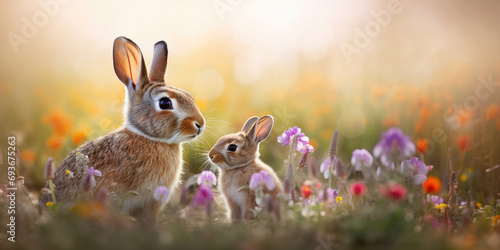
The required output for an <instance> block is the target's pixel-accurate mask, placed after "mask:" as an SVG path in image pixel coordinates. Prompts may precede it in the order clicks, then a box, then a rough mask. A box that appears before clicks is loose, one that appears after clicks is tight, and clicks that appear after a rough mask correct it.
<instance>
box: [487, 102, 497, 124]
mask: <svg viewBox="0 0 500 250" xmlns="http://www.w3.org/2000/svg"><path fill="white" fill-rule="evenodd" d="M499 115H500V106H498V105H497V104H495V103H492V104H490V105H489V106H488V107H486V120H487V121H489V120H491V119H493V118H497V117H498V116H499Z"/></svg>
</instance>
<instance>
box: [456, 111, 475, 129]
mask: <svg viewBox="0 0 500 250" xmlns="http://www.w3.org/2000/svg"><path fill="white" fill-rule="evenodd" d="M471 117H472V113H471V112H470V111H468V110H465V109H461V110H458V111H457V117H456V118H457V122H458V123H459V124H460V125H464V124H466V123H467V122H468V121H469V120H470V118H471Z"/></svg>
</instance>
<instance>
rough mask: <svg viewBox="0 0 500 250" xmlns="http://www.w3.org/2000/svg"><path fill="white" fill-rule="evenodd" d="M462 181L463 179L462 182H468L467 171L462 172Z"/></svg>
mask: <svg viewBox="0 0 500 250" xmlns="http://www.w3.org/2000/svg"><path fill="white" fill-rule="evenodd" d="M460 181H461V182H466V181H467V175H466V174H465V173H462V174H461V175H460Z"/></svg>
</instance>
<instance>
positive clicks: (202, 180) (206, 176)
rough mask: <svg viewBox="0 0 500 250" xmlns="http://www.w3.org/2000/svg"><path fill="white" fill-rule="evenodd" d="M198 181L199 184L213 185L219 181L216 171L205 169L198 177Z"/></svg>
mask: <svg viewBox="0 0 500 250" xmlns="http://www.w3.org/2000/svg"><path fill="white" fill-rule="evenodd" d="M196 182H197V183H198V185H208V186H210V185H213V186H215V184H216V183H217V178H216V177H215V174H214V172H212V171H203V172H201V174H200V175H199V176H198V179H196Z"/></svg>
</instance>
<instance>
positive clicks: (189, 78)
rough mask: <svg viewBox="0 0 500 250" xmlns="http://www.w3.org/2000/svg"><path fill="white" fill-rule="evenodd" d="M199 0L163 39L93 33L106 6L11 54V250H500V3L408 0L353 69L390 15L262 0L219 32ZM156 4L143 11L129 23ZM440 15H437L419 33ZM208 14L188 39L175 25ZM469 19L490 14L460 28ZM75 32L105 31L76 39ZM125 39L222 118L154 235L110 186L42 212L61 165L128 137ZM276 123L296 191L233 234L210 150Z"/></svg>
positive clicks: (5, 200) (61, 22) (5, 176)
mask: <svg viewBox="0 0 500 250" xmlns="http://www.w3.org/2000/svg"><path fill="white" fill-rule="evenodd" d="M194 2H195V1H186V2H185V3H183V4H179V5H177V7H179V9H181V10H179V13H178V14H175V13H174V12H176V11H174V10H169V13H170V14H172V15H171V16H169V17H165V18H166V19H165V21H164V22H163V23H159V24H158V27H160V28H158V29H160V30H162V31H164V32H163V33H161V32H160V35H158V36H152V35H151V36H145V33H148V32H149V33H154V32H152V31H151V30H149V29H139V28H137V29H135V30H134V29H131V27H136V26H133V25H132V24H133V23H132V21H129V22H130V23H125V24H117V23H113V22H110V23H107V22H103V23H105V24H102V23H99V22H96V21H89V22H88V23H87V21H86V20H87V18H88V17H90V16H92V15H94V13H92V12H91V11H89V10H90V9H91V8H90V7H92V6H95V3H88V5H87V3H70V4H68V5H64V6H61V9H60V11H61V12H60V14H57V15H56V16H55V17H53V19H51V20H50V22H49V24H48V25H47V26H46V27H45V28H43V29H40V31H39V33H38V34H39V35H37V37H35V38H33V40H30V42H29V43H28V44H26V45H22V47H19V52H16V53H14V52H13V51H11V46H10V44H8V43H7V42H6V41H1V44H0V45H2V46H1V47H2V48H3V50H4V51H5V53H3V55H2V57H1V58H0V59H1V63H2V65H5V68H4V70H3V71H2V74H1V75H0V84H1V85H0V94H1V96H0V97H1V98H0V118H1V125H0V126H1V127H0V138H2V140H4V141H3V142H0V145H1V146H0V150H1V158H0V163H1V164H2V165H1V172H0V224H1V225H7V224H9V223H10V221H11V219H10V216H11V214H9V212H8V211H9V210H10V209H9V206H11V203H10V197H9V196H8V195H9V194H10V190H8V188H9V187H14V186H15V187H16V188H17V191H16V203H15V207H16V209H15V211H16V213H15V217H16V220H15V236H16V237H15V241H16V242H15V243H13V242H10V241H9V240H8V239H9V237H12V236H11V235H10V234H9V232H8V229H9V227H8V226H2V227H1V228H2V230H1V231H0V249H89V248H91V249H110V248H113V249H115V248H116V249H139V248H144V249H165V248H172V249H198V248H204V249H205V248H206V249H270V248H287V249H349V248H354V249H357V248H369V249H403V248H405V249H499V246H500V167H499V164H500V154H499V150H500V91H499V90H500V63H499V61H498V58H499V56H500V55H499V50H498V41H500V36H499V35H498V32H497V28H498V27H496V26H498V25H494V24H495V23H498V22H496V21H497V19H498V15H496V14H495V13H492V12H494V11H493V10H495V8H498V7H497V4H492V6H495V7H494V8H493V7H491V8H490V9H491V10H488V8H487V7H484V6H483V7H478V6H476V5H473V4H465V3H463V4H462V5H457V6H455V5H453V7H451V6H452V5H444V4H443V6H441V5H439V6H438V5H437V4H436V5H434V4H433V3H419V4H417V3H411V5H410V3H409V2H406V1H402V4H403V6H404V8H403V9H402V12H401V13H402V14H399V13H398V14H394V15H393V16H392V19H391V20H392V21H391V23H390V25H388V26H387V27H386V26H384V27H383V28H382V29H381V30H380V31H379V33H378V34H377V35H375V36H373V37H371V38H370V39H371V40H370V42H369V44H368V45H366V47H363V48H362V50H360V51H359V53H355V54H352V55H350V56H348V57H346V55H345V53H343V52H342V50H341V49H339V48H342V46H340V47H339V45H341V44H345V43H351V42H352V40H353V38H354V37H356V34H357V32H358V30H359V29H363V27H365V25H367V24H368V23H369V22H370V21H372V19H373V14H370V13H371V11H372V10H376V11H379V10H381V9H384V8H386V6H385V3H382V1H375V2H376V3H378V4H375V3H372V4H367V6H364V5H362V4H360V5H359V6H361V7H359V6H358V5H355V6H354V7H353V9H357V8H358V7H359V10H360V11H354V10H351V11H352V13H350V12H349V13H350V15H347V14H345V15H344V14H342V13H343V12H341V11H340V10H338V11H334V10H333V9H340V8H342V7H343V6H344V5H342V4H340V5H337V3H326V2H325V3H322V4H318V6H309V7H308V8H305V7H304V6H303V5H301V4H300V3H296V2H294V3H289V5H288V7H287V8H290V9H287V10H288V12H286V13H288V14H282V15H279V14H276V13H277V12H276V11H277V10H280V8H282V6H283V5H281V4H283V2H281V1H274V2H273V4H271V5H265V4H264V3H261V2H260V1H256V3H244V4H242V5H241V6H239V7H238V6H234V9H233V10H231V11H230V12H228V13H226V14H225V19H220V20H219V18H218V17H217V14H220V12H217V11H212V12H208V14H206V11H205V10H206V8H205V9H203V8H201V7H199V8H195V9H190V8H191V7H193V8H194V6H198V5H199V3H194ZM275 2H276V3H275ZM165 4H166V5H168V6H171V5H169V4H170V3H169V4H167V3H165ZM19 5H21V4H19ZM333 5H334V6H333ZM13 6H14V4H13ZM16 6H17V5H16ZM144 6H147V7H148V10H152V9H153V7H151V6H149V3H148V4H145V5H144ZM144 6H143V5H141V6H140V7H139V6H138V5H136V4H129V5H127V7H124V8H125V9H124V13H129V12H132V11H133V10H134V9H137V8H140V9H143V8H144V9H146V7H144ZM269 6H273V7H269ZM485 6H490V5H485ZM87 7H88V8H87ZM351 7H352V6H351ZM11 8H13V9H15V10H17V11H20V9H22V8H21V7H19V6H17V7H16V8H14V7H11ZM33 8H34V9H36V6H35V7H33ZM110 8H111V7H110ZM425 8H433V9H434V10H436V12H434V13H432V14H429V15H430V16H431V17H434V18H436V19H430V20H431V21H429V23H427V22H424V21H422V20H421V19H419V18H416V19H418V21H415V19H413V18H415V17H422V16H425V15H427V11H426V9H425ZM448 8H453V10H454V11H455V12H446V11H445V9H448ZM4 9H5V8H4ZM472 10H478V12H474V11H472ZM2 11H3V10H2ZM158 11H159V10H158ZM253 11H257V12H253ZM330 11H332V12H330ZM490 11H492V12H490ZM144 12H145V11H144ZM22 13H28V12H22ZM145 13H146V12H145ZM155 13H156V12H155ZM182 13H185V14H186V13H187V14H186V16H185V17H184V16H183V15H181V14H182ZM256 13H257V14H258V15H257V14H256ZM332 13H333V14H332ZM156 14H157V15H156V16H158V15H160V14H162V13H160V12H158V13H156ZM24 15H29V14H24ZM95 15H96V16H95V18H96V20H109V17H108V16H107V15H106V14H104V13H97V14H95ZM117 15H118V14H117ZM121 15H125V14H119V16H118V17H117V19H119V17H121ZM143 15H144V16H143V17H144V18H145V20H150V21H151V22H153V21H157V19H155V18H154V16H155V15H150V16H151V17H149V16H147V15H146V14H143ZM193 16H196V17H197V19H196V18H195V19H194V20H195V21H192V23H189V22H187V21H186V22H185V23H183V22H181V23H183V24H184V26H183V25H177V23H176V22H174V21H172V20H175V21H179V20H184V21H185V20H187V19H189V20H191V19H190V18H193ZM463 16H468V17H474V18H473V19H470V20H471V21H470V22H471V23H468V24H467V25H461V24H463V23H462V22H461V20H462V17H463ZM9 17H10V19H13V20H17V19H19V20H21V19H20V18H17V19H16V17H17V16H12V15H11V16H9ZM148 17H149V18H152V19H147V18H148ZM257 17H259V18H257ZM479 17H481V18H479ZM184 18H185V19H184ZM10 19H9V20H10ZM167 19H168V20H167ZM305 20H307V21H308V22H310V23H307V22H306V21H305ZM375 20H376V19H375ZM432 20H434V23H439V24H440V25H443V26H442V27H441V26H437V25H434V23H433V21H432ZM179 22H180V21H179ZM83 23H85V25H83ZM14 24H16V25H17V24H19V22H17V23H16V22H14V21H8V22H6V24H5V25H4V26H2V33H6V32H7V28H8V29H9V30H15V28H13V27H18V26H15V25H14ZM72 25H75V26H72ZM101 26H102V27H101ZM6 27H7V28H6ZM74 27H79V28H80V29H82V30H87V31H89V30H92V32H90V33H91V34H94V35H92V36H90V37H87V35H85V36H84V35H82V34H80V35H79V34H77V33H71V32H74V31H71V30H74ZM107 29H109V30H113V32H107ZM165 30H168V32H167V31H165ZM3 31H6V32H3ZM326 31H328V32H326ZM330 31H331V32H330ZM127 32H129V33H127ZM471 33H473V34H474V36H470V35H469V34H471ZM64 34H72V35H73V36H69V35H64ZM86 34H87V33H86ZM128 34H130V35H128ZM118 35H127V36H131V37H130V38H132V39H134V40H135V41H137V43H138V44H139V46H140V47H141V48H143V52H144V57H145V59H146V64H147V65H148V66H149V63H150V61H151V52H152V45H153V44H154V42H156V41H157V40H160V39H164V40H166V42H167V43H168V44H169V50H170V51H169V53H170V55H169V66H168V72H167V76H166V83H167V84H172V85H174V86H176V87H180V88H183V89H186V90H188V91H190V92H191V93H192V94H193V96H194V97H195V100H196V103H197V105H198V107H199V108H200V110H201V112H202V113H203V116H204V117H205V119H206V122H207V125H206V126H207V128H206V130H205V131H204V132H203V134H202V135H201V137H200V138H198V139H197V140H195V141H193V142H189V143H186V144H184V145H183V148H184V152H183V154H184V156H183V158H184V173H183V175H182V184H181V185H180V187H179V188H178V189H177V190H168V191H164V193H160V194H154V193H153V191H155V190H152V193H151V195H152V196H153V195H154V196H155V199H156V200H157V202H159V203H164V201H165V199H164V198H165V196H170V200H169V202H168V203H166V204H165V205H164V209H163V210H162V211H161V212H160V214H159V216H158V218H157V222H156V224H155V225H142V224H141V223H138V222H137V221H136V220H135V219H134V218H133V217H131V216H130V215H129V214H127V213H124V212H122V211H120V207H121V206H120V204H121V203H122V202H123V201H124V200H126V199H127V197H124V196H122V197H118V196H116V195H114V194H113V193H108V192H106V190H92V188H91V190H88V189H86V190H82V192H83V193H88V194H89V195H86V196H84V197H83V198H81V200H79V201H78V203H77V204H76V205H74V206H72V207H71V208H70V209H69V210H66V209H59V206H60V205H61V203H58V202H57V201H53V202H48V203H47V204H43V205H44V206H45V207H46V208H47V209H46V211H42V210H40V209H39V208H38V207H37V206H38V197H39V196H40V194H41V193H50V192H58V191H57V187H56V188H55V189H52V190H50V189H44V187H45V185H46V183H47V181H48V180H50V173H51V170H50V168H56V167H57V166H58V164H59V163H60V162H61V161H62V160H63V159H64V158H65V157H66V156H67V155H68V154H69V153H70V152H72V151H73V150H74V149H76V148H77V147H78V146H80V145H82V144H83V143H86V142H88V141H91V140H93V139H96V138H98V137H99V136H103V135H106V134H107V133H109V132H111V131H113V130H115V129H117V128H119V127H120V126H122V122H123V116H122V110H123V99H124V96H125V89H124V87H123V84H122V83H120V82H119V80H118V79H117V78H116V77H115V75H114V74H113V69H112V62H111V53H110V52H111V44H112V41H113V39H114V38H115V37H116V36H118ZM134 35H135V36H136V37H134ZM54 37H57V38H58V39H53V38H54ZM457 37H458V38H460V39H457ZM136 38H137V39H136ZM169 39H170V40H169ZM457 41H458V42H457ZM68 44H70V45H71V46H70V45H68ZM351 44H352V43H351ZM148 46H149V47H148ZM264 115H272V116H273V117H274V127H273V129H272V132H271V134H270V136H269V137H268V139H267V140H265V141H264V142H262V143H261V145H260V154H261V156H260V158H261V159H262V160H263V161H264V162H266V163H267V164H268V165H269V166H271V167H272V168H273V169H274V170H275V171H276V173H277V174H278V176H279V177H280V179H281V180H282V182H283V183H284V184H285V192H284V193H283V194H282V196H280V202H279V203H273V202H269V201H268V200H266V198H265V197H260V198H261V202H260V203H259V204H260V205H259V207H257V208H255V216H256V219H254V220H250V221H236V222H231V221H229V220H228V219H227V218H226V210H225V206H224V202H223V200H222V198H221V194H220V190H218V189H217V186H216V185H213V183H212V182H211V181H210V183H208V184H207V183H204V182H198V181H197V179H198V177H200V174H201V173H202V172H204V171H208V172H204V173H205V174H210V173H213V174H214V175H215V176H218V174H219V173H218V169H217V167H216V166H214V165H213V164H211V163H210V162H209V159H208V156H207V153H208V151H209V150H210V148H211V147H212V146H213V145H214V144H215V142H216V141H217V139H218V138H219V137H220V136H222V135H225V134H228V133H233V132H236V131H239V130H240V129H241V127H242V126H243V124H244V122H245V121H246V120H247V118H249V117H251V116H264ZM299 129H300V131H298V130H299ZM9 138H15V139H9ZM14 140H15V147H16V149H15V150H10V149H9V146H12V144H9V143H10V142H11V141H14ZM9 152H14V153H12V154H13V155H14V156H15V157H14V159H10V158H9ZM10 162H15V163H16V164H15V165H16V168H15V171H14V172H13V174H12V175H11V174H9V171H8V166H9V165H10ZM82 164H85V163H84V162H83V163H82ZM90 167H92V166H86V168H90ZM48 168H49V170H47V169H48ZM97 170H98V169H97ZM210 175H211V174H210ZM9 176H14V177H15V178H14V177H12V178H14V179H13V181H12V183H10V182H9ZM92 178H95V180H96V181H99V178H101V177H100V176H98V175H95V176H92ZM11 184H12V185H11ZM249 185H250V183H249ZM254 188H255V189H256V192H258V190H259V189H264V188H268V186H266V183H258V184H257V186H254ZM128 191H130V192H129V195H132V196H133V195H135V193H134V190H128ZM160 191H161V190H160ZM162 195H163V196H162ZM91 196H93V198H90V197H91ZM262 201H266V202H262ZM4 229H5V230H4Z"/></svg>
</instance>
